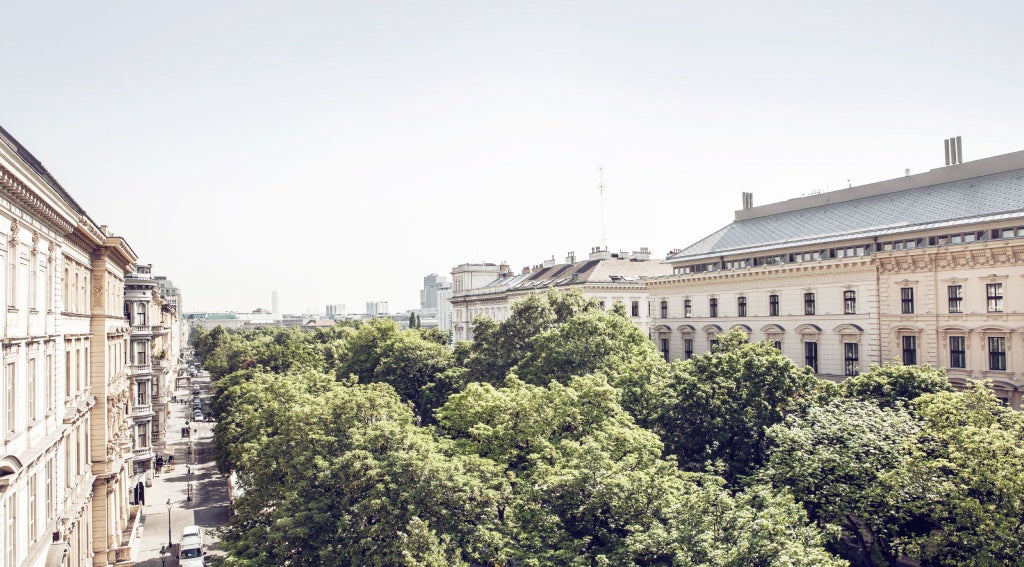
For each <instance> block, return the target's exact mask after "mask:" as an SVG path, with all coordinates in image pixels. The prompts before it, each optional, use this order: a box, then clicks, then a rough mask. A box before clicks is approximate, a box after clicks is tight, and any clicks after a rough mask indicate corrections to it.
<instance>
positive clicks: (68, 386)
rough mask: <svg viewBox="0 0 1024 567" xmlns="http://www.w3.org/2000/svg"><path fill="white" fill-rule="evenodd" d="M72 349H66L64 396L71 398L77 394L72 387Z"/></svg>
mask: <svg viewBox="0 0 1024 567" xmlns="http://www.w3.org/2000/svg"><path fill="white" fill-rule="evenodd" d="M71 378H72V376H71V351H64V397H67V398H70V397H72V396H74V395H75V390H74V389H73V388H72V387H71Z"/></svg>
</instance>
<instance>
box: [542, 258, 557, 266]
mask: <svg viewBox="0 0 1024 567" xmlns="http://www.w3.org/2000/svg"><path fill="white" fill-rule="evenodd" d="M554 265H555V257H554V256H552V257H550V258H548V259H547V260H544V267H545V268H550V267H551V266H554Z"/></svg>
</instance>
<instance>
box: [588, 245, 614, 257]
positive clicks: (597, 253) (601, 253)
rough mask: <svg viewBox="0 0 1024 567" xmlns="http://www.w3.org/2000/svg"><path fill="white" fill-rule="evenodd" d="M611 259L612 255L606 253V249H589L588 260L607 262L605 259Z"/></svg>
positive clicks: (597, 247)
mask: <svg viewBox="0 0 1024 567" xmlns="http://www.w3.org/2000/svg"><path fill="white" fill-rule="evenodd" d="M611 257H612V255H611V254H609V253H608V248H602V247H600V246H595V247H593V248H591V249H590V259H591V260H607V259H609V258H611Z"/></svg>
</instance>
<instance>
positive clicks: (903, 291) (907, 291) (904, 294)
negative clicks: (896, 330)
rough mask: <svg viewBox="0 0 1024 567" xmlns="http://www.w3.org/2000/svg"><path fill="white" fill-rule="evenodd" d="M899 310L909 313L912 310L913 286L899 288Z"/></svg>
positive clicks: (905, 313)
mask: <svg viewBox="0 0 1024 567" xmlns="http://www.w3.org/2000/svg"><path fill="white" fill-rule="evenodd" d="M900 312H901V313H903V314H904V315H910V314H912V313H913V312H914V288H912V287H902V288H900Z"/></svg>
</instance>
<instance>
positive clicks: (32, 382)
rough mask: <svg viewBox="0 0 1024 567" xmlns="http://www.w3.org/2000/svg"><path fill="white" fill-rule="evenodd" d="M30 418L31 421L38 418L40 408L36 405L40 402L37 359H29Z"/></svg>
mask: <svg viewBox="0 0 1024 567" xmlns="http://www.w3.org/2000/svg"><path fill="white" fill-rule="evenodd" d="M26 370H27V371H28V377H27V378H28V380H27V382H28V384H27V385H26V386H27V388H28V419H29V422H33V421H35V420H36V419H38V417H39V415H38V413H39V412H38V410H37V409H36V406H37V405H38V404H39V399H38V397H37V394H36V359H34V358H30V359H28V368H27V369H26Z"/></svg>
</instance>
